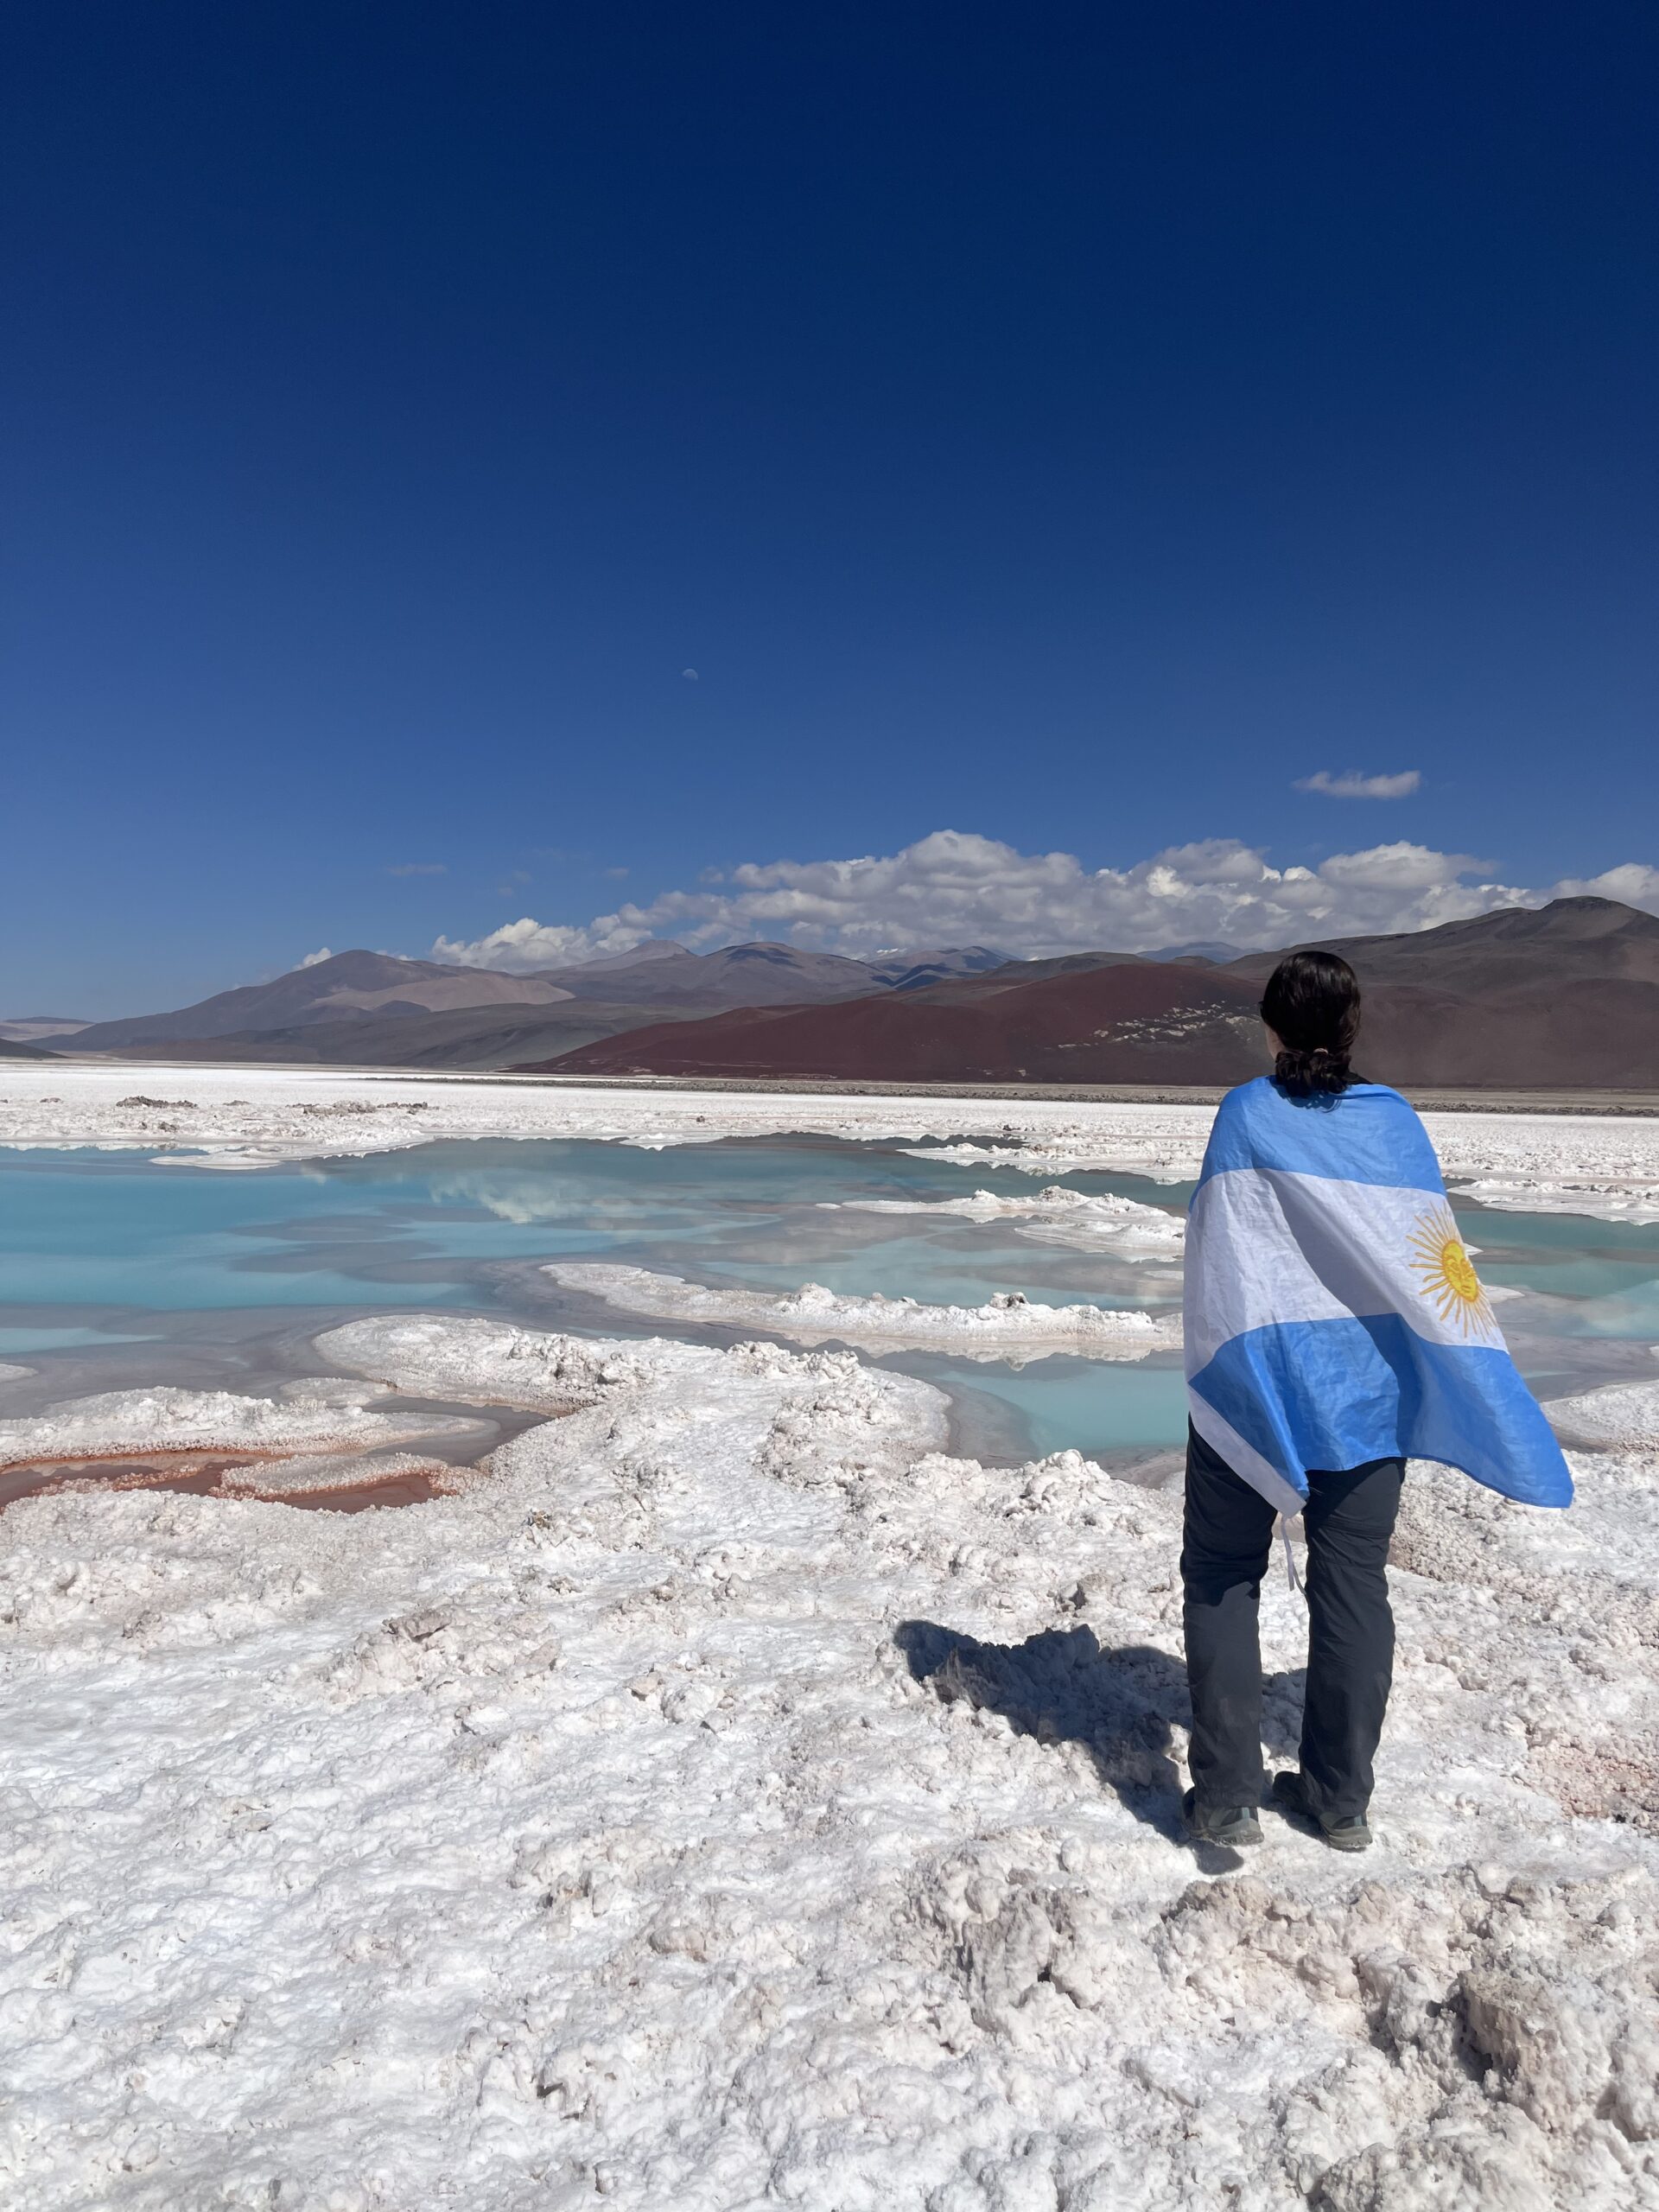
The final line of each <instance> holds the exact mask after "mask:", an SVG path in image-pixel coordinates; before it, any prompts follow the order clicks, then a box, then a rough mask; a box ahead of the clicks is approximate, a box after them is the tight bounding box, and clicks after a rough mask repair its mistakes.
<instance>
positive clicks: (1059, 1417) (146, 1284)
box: [0, 1138, 1659, 1459]
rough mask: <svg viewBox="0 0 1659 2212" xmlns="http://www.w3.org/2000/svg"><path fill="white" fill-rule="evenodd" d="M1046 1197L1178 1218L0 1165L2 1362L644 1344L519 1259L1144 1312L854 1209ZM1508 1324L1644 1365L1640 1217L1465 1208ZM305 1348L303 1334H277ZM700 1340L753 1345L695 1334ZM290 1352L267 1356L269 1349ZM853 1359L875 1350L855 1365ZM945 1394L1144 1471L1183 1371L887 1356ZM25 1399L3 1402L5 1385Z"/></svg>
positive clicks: (779, 1152) (1650, 1245)
mask: <svg viewBox="0 0 1659 2212" xmlns="http://www.w3.org/2000/svg"><path fill="white" fill-rule="evenodd" d="M1044 1182H1050V1183H1055V1182H1058V1183H1062V1184H1065V1185H1067V1186H1069V1187H1071V1188H1072V1189H1074V1190H1078V1191H1084V1192H1118V1193H1121V1194H1122V1195H1123V1196H1126V1197H1129V1198H1136V1199H1139V1200H1141V1202H1142V1203H1145V1204H1147V1205H1158V1206H1162V1207H1166V1208H1168V1209H1171V1210H1173V1211H1179V1209H1181V1208H1182V1207H1184V1205H1185V1200H1186V1198H1187V1195H1188V1192H1187V1191H1186V1189H1185V1187H1184V1186H1172V1185H1166V1184H1155V1183H1150V1182H1146V1181H1143V1180H1141V1179H1138V1178H1135V1177H1132V1176H1111V1175H1095V1174H1067V1175H1052V1176H1046V1177H1042V1178H1033V1177H1030V1176H1025V1175H1021V1174H1019V1173H1015V1172H1014V1171H1012V1170H1009V1169H1007V1168H1001V1169H992V1168H987V1167H985V1166H969V1167H963V1166H958V1165H956V1164H954V1163H952V1162H950V1161H949V1160H942V1159H931V1158H929V1157H926V1156H925V1150H924V1156H921V1157H918V1156H915V1155H913V1154H910V1153H907V1152H906V1151H904V1150H901V1149H899V1147H894V1146H891V1145H880V1144H859V1143H847V1142H839V1141H834V1140H829V1139H819V1138H767V1139H761V1140H740V1139H728V1140H725V1141H720V1142H716V1143H713V1144H704V1145H689V1146H678V1147H667V1148H664V1149H662V1150H645V1149H643V1148H639V1147H630V1146H627V1145H620V1144H611V1143H601V1142H597V1141H567V1142H545V1141H531V1140H524V1141H513V1142H454V1143H440V1144H431V1145H425V1146H422V1147H417V1148H415V1149H412V1150H410V1151H407V1152H400V1153H391V1154H375V1155H372V1156H370V1157H367V1158H365V1159H359V1160H324V1161H310V1162H306V1163H303V1164H297V1165H293V1166H280V1167H273V1168H270V1169H266V1170H262V1171H258V1172H254V1173H237V1172H228V1171H224V1170H215V1169H203V1168H200V1167H192V1166H177V1165H170V1164H162V1163H159V1162H158V1161H157V1160H156V1158H155V1157H154V1156H152V1155H147V1154H136V1153H125V1152H124V1153H109V1152H92V1151H88V1152H69V1151H63V1152H58V1151H53V1152H43V1151H40V1152H15V1151H14V1152H8V1151H5V1150H3V1149H0V1360H4V1359H8V1358H10V1359H11V1360H13V1361H18V1360H27V1361H28V1363H29V1365H31V1366H33V1367H35V1369H36V1370H38V1374H37V1377H36V1383H37V1389H36V1390H35V1392H34V1393H33V1394H32V1395H35V1396H39V1395H41V1392H47V1393H48V1394H49V1395H52V1396H56V1397H63V1396H69V1395H76V1394H77V1393H79V1392H80V1391H83V1390H89V1389H101V1388H106V1387H111V1386H114V1385H121V1386H130V1385H131V1384H132V1383H134V1382H135V1381H137V1380H146V1381H170V1380H179V1381H189V1382H200V1381H204V1380H206V1379H208V1378H209V1377H210V1376H211V1378H212V1379H213V1380H216V1381H218V1382H220V1383H226V1382H231V1381H233V1380H234V1379H236V1378H242V1380H243V1387H249V1386H250V1381H251V1379H252V1378H257V1377H259V1376H262V1375H270V1374H273V1373H279V1372H289V1373H291V1372H294V1371H296V1369H297V1370H299V1371H302V1370H303V1368H304V1360H303V1357H302V1356H300V1353H299V1351H296V1344H297V1345H299V1346H302V1344H303V1342H304V1340H305V1338H307V1337H308V1335H309V1334H310V1333H311V1332H313V1331H314V1330H315V1329H316V1328H319V1327H322V1326H327V1325H328V1324H329V1323H330V1322H332V1321H334V1320H338V1319H342V1318H347V1317H349V1316H351V1315H353V1314H360V1313H376V1312H385V1311H389V1310H391V1309H394V1308H430V1309H434V1310H437V1311H442V1312H446V1313H487V1314H492V1315H495V1316H498V1317H500V1318H504V1319H518V1320H524V1321H528V1322H531V1323H532V1324H535V1325H540V1326H543V1327H557V1328H565V1329H571V1330H574V1331H576V1332H581V1333H586V1334H593V1335H606V1336H622V1335H629V1334H649V1333H662V1332H663V1331H664V1326H665V1325H663V1324H654V1323H645V1322H642V1321H640V1320H639V1319H632V1318H630V1317H627V1316H625V1315H622V1314H620V1313H613V1312H612V1311H611V1310H610V1309H608V1308H606V1307H603V1306H599V1305H597V1304H595V1303H594V1302H593V1301H591V1300H582V1299H581V1298H579V1297H573V1296H569V1295H567V1294H561V1293H558V1292H556V1290H555V1289H554V1288H553V1287H552V1286H551V1285H550V1284H549V1283H548V1282H547V1281H546V1279H545V1278H544V1277H542V1276H540V1275H539V1274H538V1273H537V1262H541V1261H545V1260H553V1259H605V1260H610V1261H620V1262H627V1263H629V1264H632V1265H634V1266H639V1267H645V1268H657V1269H661V1270H664V1271H666V1272H669V1273H672V1274H680V1275H685V1276H688V1277H690V1278H691V1279H693V1280H695V1281H702V1282H707V1283H711V1284H716V1285H742V1286H747V1287H753V1288H758V1289H766V1290H778V1289H793V1288H795V1287H797V1286H798V1285H799V1284H800V1283H802V1282H804V1281H816V1282H821V1283H823V1284H826V1285H828V1287H829V1288H830V1289H832V1290H835V1291H837V1292H840V1293H843V1294H869V1293H871V1292H874V1291H880V1292H883V1293H885V1294H887V1295H888V1296H898V1295H909V1296H912V1297H915V1298H919V1299H923V1300H928V1301H929V1302H931V1303H938V1304H957V1305H966V1306H977V1305H979V1304H981V1303H982V1302H983V1301H984V1300H986V1299H987V1298H988V1297H989V1296H990V1295H991V1294H992V1293H993V1292H995V1291H1001V1290H1010V1289H1018V1290H1022V1291H1024V1292H1025V1294H1026V1295H1027V1297H1028V1298H1030V1299H1032V1300H1033V1301H1036V1302H1039V1303H1049V1304H1055V1305H1067V1304H1075V1303H1078V1302H1081V1301H1084V1300H1089V1301H1092V1302H1094V1303H1096V1304H1099V1305H1103V1306H1147V1307H1150V1308H1152V1309H1154V1310H1159V1309H1162V1308H1167V1307H1169V1306H1173V1305H1174V1304H1176V1303H1178V1302H1179V1296H1180V1282H1179V1269H1178V1268H1176V1267H1175V1266H1173V1264H1171V1263H1169V1262H1159V1261H1129V1260H1124V1259H1121V1258H1116V1257H1110V1256H1107V1255H1095V1254H1088V1253H1082V1252H1077V1251H1071V1250H1067V1249H1062V1248H1058V1247H1054V1246H1051V1245H1045V1244H1042V1243H1038V1242H1036V1241H1034V1240H1033V1239H1032V1238H1030V1237H1027V1236H1021V1235H1020V1234H1018V1233H1017V1230H1016V1227H1015V1225H1014V1224H1011V1223H1009V1222H1007V1221H993V1222H989V1223H976V1222H970V1221H965V1220H963V1219H960V1218H958V1217H950V1216H939V1215H922V1214H917V1213H872V1212H866V1211H860V1210H859V1209H858V1206H857V1204H856V1202H857V1201H859V1200H864V1199H872V1198H874V1199H885V1200H894V1199H897V1200H900V1201H908V1202H926V1201H931V1200H935V1199H939V1198H954V1197H960V1196H963V1195H965V1194H967V1193H968V1192H972V1191H975V1190H981V1189H983V1190H991V1191H995V1192H1000V1193H1001V1194H1004V1195H1007V1196H1014V1195H1022V1196H1028V1195H1030V1194H1031V1193H1032V1192H1033V1191H1034V1190H1035V1189H1037V1188H1038V1187H1039V1186H1040V1185H1041V1184H1042V1183H1044ZM1458 1211H1459V1219H1460V1221H1461V1223H1462V1225H1463V1228H1464V1231H1465V1236H1467V1238H1468V1240H1469V1242H1470V1243H1471V1244H1472V1245H1474V1246H1476V1247H1478V1249H1479V1253H1480V1260H1479V1265H1480V1268H1481V1272H1482V1274H1483V1275H1484V1277H1485V1279H1486V1281H1488V1282H1489V1283H1490V1284H1491V1285H1492V1286H1494V1287H1498V1288H1502V1289H1509V1290H1513V1291H1516V1292H1520V1293H1522V1294H1523V1295H1522V1296H1521V1297H1517V1298H1512V1299H1509V1300H1504V1301H1503V1306H1502V1308H1501V1313H1500V1318H1501V1319H1502V1320H1503V1325H1504V1327H1505V1329H1506V1332H1508V1334H1509V1335H1510V1340H1511V1343H1512V1344H1513V1346H1514V1348H1515V1350H1516V1357H1517V1358H1519V1360H1520V1361H1521V1363H1522V1368H1523V1370H1525V1371H1526V1372H1527V1373H1528V1375H1529V1379H1530V1380H1531V1381H1532V1382H1533V1383H1534V1385H1535V1388H1537V1389H1539V1390H1540V1392H1541V1394H1542V1395H1550V1394H1554V1393H1559V1392H1560V1391H1563V1390H1566V1389H1579V1388H1583V1387H1586V1385H1588V1384H1590V1383H1594V1382H1597V1381H1601V1380H1610V1379H1614V1378H1616V1377H1618V1376H1621V1375H1625V1374H1629V1373H1631V1372H1637V1373H1642V1372H1645V1373H1649V1374H1650V1373H1652V1371H1653V1370H1652V1366H1651V1362H1650V1358H1649V1355H1648V1353H1647V1351H1646V1347H1647V1346H1648V1345H1649V1344H1654V1343H1659V1225H1648V1226H1639V1227H1638V1226H1632V1225H1630V1224H1620V1223H1610V1222H1600V1221H1595V1220H1591V1219H1586V1218H1582V1217H1576V1216H1570V1215H1529V1214H1518V1213H1505V1212H1498V1211H1493V1210H1488V1209H1484V1208H1480V1207H1476V1206H1464V1205H1459V1209H1458ZM296 1332H297V1335H296ZM685 1333H688V1334H693V1335H696V1336H698V1337H699V1338H702V1339H704V1340H707V1341H713V1342H722V1341H732V1340H734V1338H736V1337H738V1336H740V1335H746V1336H753V1335H755V1334H757V1333H764V1332H757V1331H756V1330H754V1329H753V1327H749V1328H746V1329H743V1330H741V1331H709V1330H698V1331H689V1332H685ZM278 1346H280V1347H281V1348H282V1349H281V1353H280V1357H279V1356H278V1351H277V1347H278ZM863 1356H865V1357H870V1355H869V1354H868V1351H867V1352H865V1354H864V1355H863ZM880 1364H883V1365H887V1366H892V1367H895V1368H899V1369H902V1370H905V1371H906V1372H909V1373H912V1374H918V1375H924V1376H927V1377H929V1378H930V1379H931V1380H933V1381H936V1382H938V1383H940V1384H941V1385H942V1387H944V1389H946V1390H947V1391H949V1393H950V1396H951V1398H952V1401H953V1404H954V1406H955V1408H956V1411H957V1424H958V1432H959V1439H960V1440H961V1441H962V1443H963V1446H964V1447H965V1448H973V1449H976V1450H978V1451H980V1452H982V1453H983V1454H984V1455H985V1456H988V1457H995V1458H998V1459H1020V1458H1024V1457H1027V1456H1028V1455H1030V1454H1031V1453H1033V1452H1049V1451H1053V1450H1057V1449H1060V1448H1062V1447H1064V1446H1068V1445H1076V1446H1079V1447H1080V1448H1082V1449H1084V1451H1088V1452H1106V1453H1112V1454H1116V1453H1135V1452H1140V1453H1145V1452H1148V1451H1155V1450H1159V1449H1161V1448H1166V1447H1169V1446H1174V1445H1177V1444H1178V1443H1179V1441H1180V1440H1181V1438H1182V1435H1183V1434H1184V1431H1185V1414H1184V1410H1183V1395H1182V1389H1181V1378H1180V1374H1179V1363H1177V1362H1176V1361H1174V1360H1173V1359H1169V1358H1155V1359H1152V1360H1148V1361H1147V1362H1145V1363H1140V1364H1136V1365H1121V1364H1116V1363H1095V1362H1091V1361H1087V1360H1081V1359H1077V1358H1057V1359H1040V1360H1035V1361H1032V1362H1030V1363H1025V1364H1018V1363H1011V1362H1006V1361H993V1362H980V1361H969V1360H965V1359H963V1360H955V1359H951V1358H950V1357H944V1356H941V1355H938V1354H936V1353H928V1352H920V1351H916V1352H905V1353H895V1354H892V1355H888V1356H887V1357H883V1358H882V1359H881V1360H880ZM12 1387H13V1388H14V1389H15V1388H16V1385H15V1384H14V1385H13V1386H12Z"/></svg>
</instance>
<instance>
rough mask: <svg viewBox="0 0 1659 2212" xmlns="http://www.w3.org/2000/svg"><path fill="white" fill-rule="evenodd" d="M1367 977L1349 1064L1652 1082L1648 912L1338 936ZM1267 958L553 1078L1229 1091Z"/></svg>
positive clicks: (1113, 978)
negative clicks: (1166, 1086) (1180, 1086)
mask: <svg viewBox="0 0 1659 2212" xmlns="http://www.w3.org/2000/svg"><path fill="white" fill-rule="evenodd" d="M1332 949H1334V950H1341V951H1342V952H1344V954H1345V955H1346V956H1347V957H1349V958H1351V960H1352V962H1353V963H1354V966H1355V968H1356V969H1357V972H1358V974H1359V976H1360V980H1361V982H1362V983H1363V985H1364V987H1365V1017H1364V1024H1363V1030H1362V1033H1361V1038H1360V1046H1359V1050H1358V1052H1357V1055H1356V1058H1357V1061H1358V1064H1359V1065H1360V1066H1361V1067H1362V1068H1363V1071H1364V1072H1365V1073H1366V1074H1367V1075H1369V1076H1370V1077H1373V1078H1374V1079H1375V1080H1376V1081H1378V1082H1383V1083H1397V1084H1407V1085H1410V1086H1415V1087H1419V1088H1427V1087H1432V1086H1445V1087H1448V1088H1465V1089H1477V1090H1479V1089H1491V1090H1499V1089H1501V1090H1529V1089H1535V1090H1558V1089H1565V1090H1659V918H1655V917H1654V916H1653V915H1650V914H1645V913H1642V912H1637V910H1636V909H1634V908H1631V907H1629V906H1620V905H1618V903H1617V902H1616V901H1614V900H1612V899H1556V900H1555V901H1554V903H1553V904H1552V905H1550V906H1545V907H1541V908H1538V909H1531V908H1524V909H1522V908H1506V909H1504V910H1503V911H1501V912H1497V913H1494V914H1486V915H1482V916H1480V917H1479V918H1477V919H1475V920H1473V921H1467V922H1452V923H1447V924H1446V925H1443V926H1442V927H1440V928H1439V929H1433V930H1424V931H1417V932H1414V933H1412V934H1408V935H1403V936H1396V937H1387V938H1349V939H1345V940H1337V941H1335V943H1334V944H1333V946H1332ZM1280 957H1281V955H1280V954H1278V953H1254V954H1250V955H1248V956H1247V957H1245V958H1243V960H1239V961H1236V962H1234V963H1231V964H1230V965H1229V966H1227V967H1224V968H1217V967H1213V966H1209V965H1205V966H1202V967H1200V966H1197V965H1192V964H1189V963H1179V962H1176V963H1152V962H1147V961H1141V960H1136V959H1135V958H1134V957H1132V956H1131V957H1119V956H1113V955H1109V954H1083V955H1073V956H1070V957H1068V958H1066V959H1064V960H1060V961H1048V962H1033V963H1014V965H1013V966H1011V967H1009V968H1004V969H998V970H996V971H995V973H994V974H990V975H982V976H966V977H960V978H957V979H956V980H954V981H952V982H946V983H942V984H939V985H936V986H935V987H933V988H931V989H926V990H918V991H913V992H909V993H906V995H905V996H904V997H903V999H902V1000H895V999H893V998H892V997H884V998H880V999H870V1000H855V1001H851V1002H849V1003H848V1004H845V1005H841V1006H829V1007H785V1008H781V1009H777V1010H773V1011H769V1012H765V1013H752V1014H723V1015H719V1016H715V1017H714V1018H712V1019H710V1020H703V1021H696V1022H687V1023H681V1024H677V1025H676V1026H675V1027H672V1028H671V1029H662V1028H656V1027H653V1028H648V1029H639V1030H636V1031H632V1032H631V1033H627V1034H626V1035H625V1036H621V1037H618V1038H615V1039H611V1040H609V1041H608V1042H595V1043H594V1044H591V1045H588V1046H583V1047H582V1048H581V1049H579V1050H577V1051H575V1052H569V1053H567V1054H565V1055H564V1056H563V1058H559V1059H557V1060H555V1061H551V1062H548V1063H543V1064H541V1065H546V1066H550V1067H552V1068H554V1069H556V1071H557V1072H558V1073H560V1074H562V1075H563V1074H570V1075H576V1074H583V1073H589V1074H601V1073H603V1074H633V1073H641V1074H656V1075H706V1076H749V1077H764V1076H785V1077H813V1076H820V1077H831V1078H836V1077H839V1078H843V1079H851V1080H856V1081H861V1082H952V1083H977V1082H995V1083H1013V1082H1032V1083H1081V1084H1090V1083H1100V1084H1119V1083H1160V1084H1163V1083H1184V1084H1230V1083H1236V1082H1238V1081H1239V1080H1241V1078H1242V1077H1244V1076H1247V1075H1249V1074H1251V1073H1254V1072H1255V1071H1259V1070H1260V1068H1261V1067H1262V1051H1261V1045H1260V1040H1259V1031H1258V1029H1257V1027H1256V1021H1255V1006H1256V1001H1257V999H1258V997H1259V995H1260V992H1261V986H1262V980H1263V979H1264V978H1265V977H1266V976H1268V974H1269V973H1270V972H1271V970H1272V969H1273V966H1274V963H1275V962H1276V961H1277V960H1278V959H1279V958H1280Z"/></svg>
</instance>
